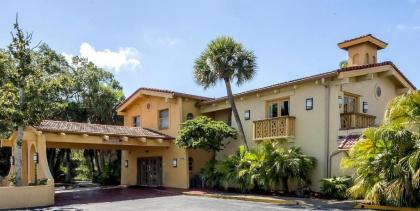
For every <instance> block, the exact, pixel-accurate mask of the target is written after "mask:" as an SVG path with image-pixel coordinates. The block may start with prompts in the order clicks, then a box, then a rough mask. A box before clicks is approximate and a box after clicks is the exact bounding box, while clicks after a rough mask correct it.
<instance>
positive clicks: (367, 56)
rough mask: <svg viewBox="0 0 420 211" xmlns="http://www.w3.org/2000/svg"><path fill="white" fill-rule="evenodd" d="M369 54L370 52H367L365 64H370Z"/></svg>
mask: <svg viewBox="0 0 420 211" xmlns="http://www.w3.org/2000/svg"><path fill="white" fill-rule="evenodd" d="M369 58H370V57H369V54H368V53H366V55H365V64H369V63H370V62H369Z"/></svg>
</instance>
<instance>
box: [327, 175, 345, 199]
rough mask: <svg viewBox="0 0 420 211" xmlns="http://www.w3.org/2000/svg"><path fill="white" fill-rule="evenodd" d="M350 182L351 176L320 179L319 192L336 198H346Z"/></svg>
mask: <svg viewBox="0 0 420 211" xmlns="http://www.w3.org/2000/svg"><path fill="white" fill-rule="evenodd" d="M351 184H352V180H351V177H349V176H343V177H332V178H324V179H322V180H321V193H322V194H324V195H325V196H328V197H331V198H335V199H338V200H343V199H346V198H347V197H348V196H347V190H348V189H349V188H350V186H351Z"/></svg>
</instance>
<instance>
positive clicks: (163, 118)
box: [159, 109, 169, 129]
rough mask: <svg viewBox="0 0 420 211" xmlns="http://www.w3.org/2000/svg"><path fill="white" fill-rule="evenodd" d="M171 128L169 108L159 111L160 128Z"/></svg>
mask: <svg viewBox="0 0 420 211" xmlns="http://www.w3.org/2000/svg"><path fill="white" fill-rule="evenodd" d="M167 128H169V109H164V110H160V111H159V129H167Z"/></svg>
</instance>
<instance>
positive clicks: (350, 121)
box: [340, 113, 376, 130]
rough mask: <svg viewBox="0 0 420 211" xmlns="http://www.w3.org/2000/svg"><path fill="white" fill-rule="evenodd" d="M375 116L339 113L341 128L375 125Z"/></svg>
mask: <svg viewBox="0 0 420 211" xmlns="http://www.w3.org/2000/svg"><path fill="white" fill-rule="evenodd" d="M375 118H376V117H375V116H372V115H369V114H363V113H343V114H340V119H341V129H342V130H348V129H354V128H368V127H372V126H374V125H375Z"/></svg>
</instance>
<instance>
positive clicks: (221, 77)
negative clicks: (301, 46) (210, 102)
mask: <svg viewBox="0 0 420 211" xmlns="http://www.w3.org/2000/svg"><path fill="white" fill-rule="evenodd" d="M256 66H257V65H256V56H255V55H254V53H253V52H252V51H249V50H247V49H245V48H244V47H243V46H242V44H241V43H238V42H236V41H235V40H234V39H233V38H232V37H228V36H221V37H217V38H216V39H215V40H213V41H211V42H210V43H209V44H208V46H207V49H205V50H204V51H203V52H202V53H201V55H200V57H199V58H198V59H197V60H196V61H195V65H194V76H195V80H196V81H197V83H198V84H200V85H202V86H203V87H204V88H205V89H207V88H209V87H211V86H215V85H216V83H217V82H218V81H223V82H224V83H225V86H226V92H227V97H228V99H229V102H230V106H231V109H232V113H233V116H234V117H235V121H236V124H237V126H238V129H239V135H240V138H241V139H242V140H243V142H244V145H245V147H246V149H247V150H249V147H248V143H247V141H246V137H245V133H244V129H243V127H242V123H241V120H240V119H239V114H238V110H237V109H236V105H235V100H234V97H233V94H232V88H231V82H232V81H236V84H237V85H238V86H239V85H241V84H243V83H244V82H245V81H248V80H251V79H252V78H253V77H254V75H255V70H256Z"/></svg>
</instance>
